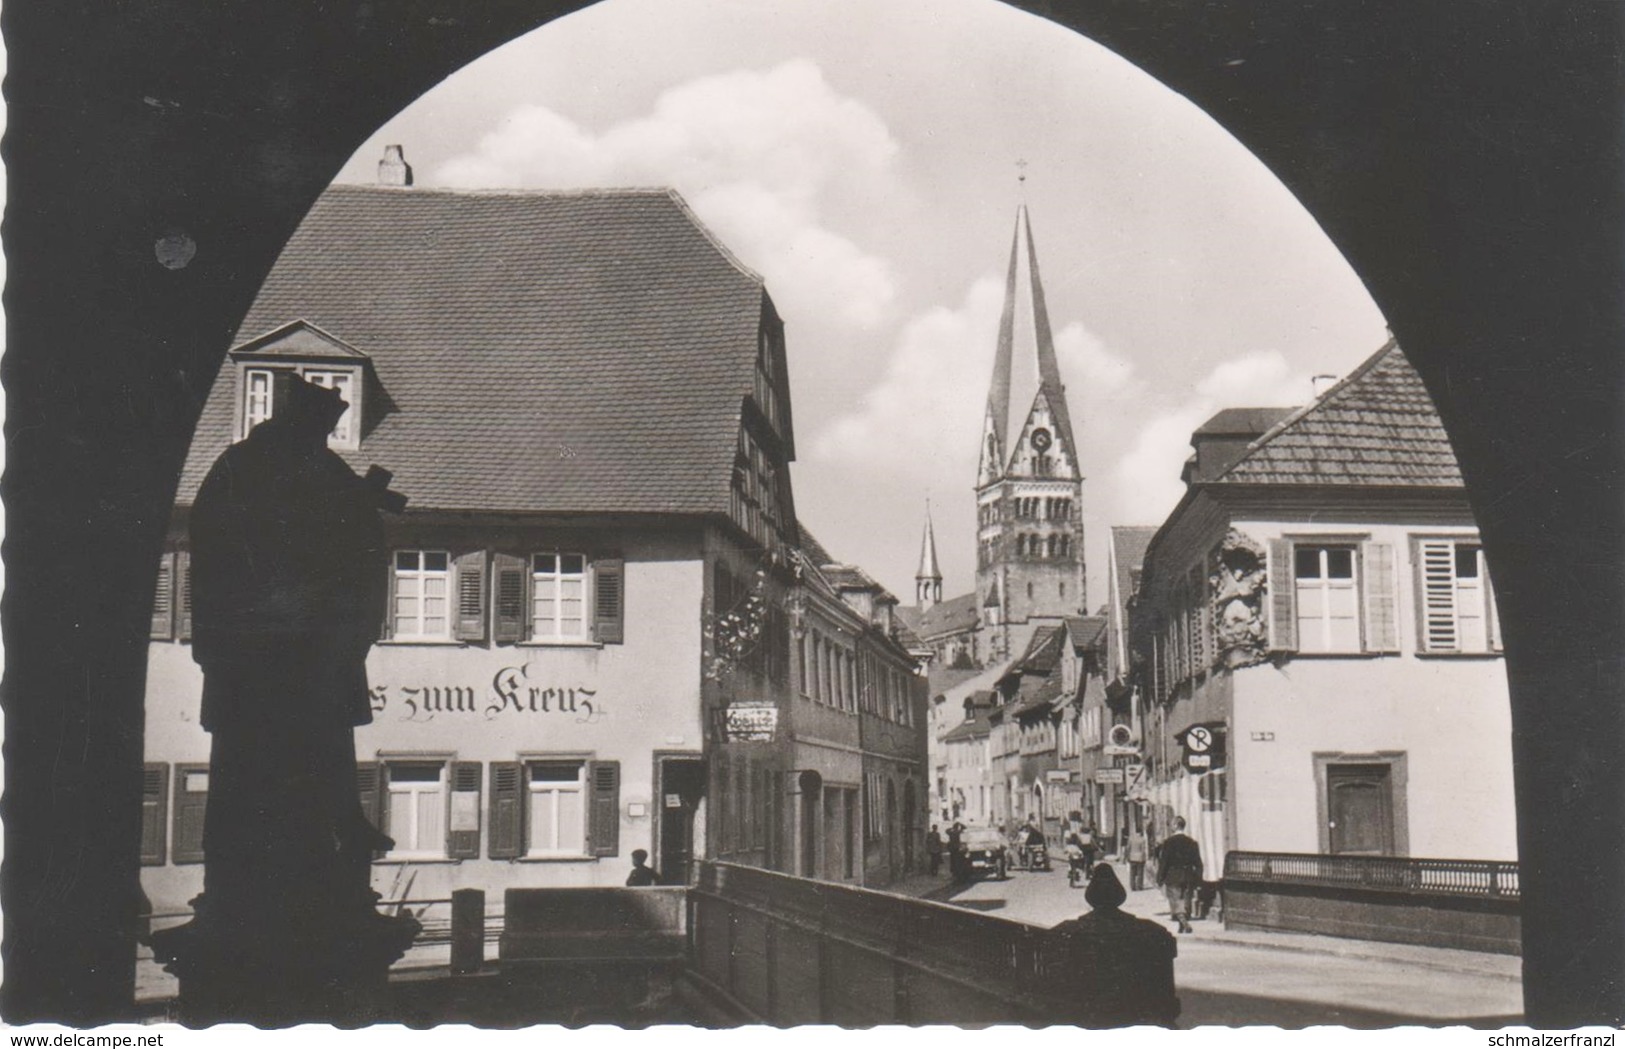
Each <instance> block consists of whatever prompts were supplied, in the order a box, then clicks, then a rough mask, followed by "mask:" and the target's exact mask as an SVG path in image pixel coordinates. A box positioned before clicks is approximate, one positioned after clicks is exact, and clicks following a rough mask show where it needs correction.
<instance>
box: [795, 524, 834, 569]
mask: <svg viewBox="0 0 1625 1049" xmlns="http://www.w3.org/2000/svg"><path fill="white" fill-rule="evenodd" d="M796 527H797V529H798V530H799V531H800V533H801V552H802V553H803V554H804V555H806V558H807V560H808V561H810V562H812V564H813V565H814V566H816V567H819V568H822V567H823V566H824V565H832V564H834V563H835V558H834V557H832V556H831V555H830V552H829V551H828V550H825V549H824V544H823V543H820V542H819V541H818V540H817V539H816V538H814V536H813V534H812V532H810V531H808V530H807V526H806V525H805V524H802V523H801V522H800V521H797V522H796Z"/></svg>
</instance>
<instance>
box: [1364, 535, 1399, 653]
mask: <svg viewBox="0 0 1625 1049" xmlns="http://www.w3.org/2000/svg"><path fill="white" fill-rule="evenodd" d="M1360 569H1361V571H1360V577H1361V579H1363V580H1364V582H1365V587H1364V591H1365V592H1364V593H1363V594H1361V595H1360V596H1361V598H1362V599H1363V601H1364V604H1365V608H1364V609H1363V611H1364V613H1365V650H1366V651H1367V652H1398V651H1399V599H1398V597H1397V596H1396V595H1395V593H1394V582H1395V579H1394V547H1393V544H1391V543H1362V544H1361V545H1360Z"/></svg>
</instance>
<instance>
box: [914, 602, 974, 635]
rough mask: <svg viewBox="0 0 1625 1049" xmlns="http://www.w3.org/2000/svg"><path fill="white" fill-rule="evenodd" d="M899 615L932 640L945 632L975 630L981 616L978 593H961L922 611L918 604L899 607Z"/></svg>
mask: <svg viewBox="0 0 1625 1049" xmlns="http://www.w3.org/2000/svg"><path fill="white" fill-rule="evenodd" d="M897 613H898V615H900V616H902V617H903V622H905V623H907V624H908V626H909V628H910V629H911V630H913V631H914V632H915V633H916V634H918V635H920V637H921V638H923V639H925V640H926V641H930V640H931V639H932V638H934V637H940V636H941V635H943V634H960V633H964V632H965V631H967V630H975V629H976V626H977V624H978V623H980V622H981V618H980V617H979V616H978V615H977V613H976V595H975V594H961V595H959V596H958V597H951V598H949V599H948V600H946V601H939V602H937V603H936V604H934V605H932V606H931V607H930V608H928V609H926V610H925V611H924V612H922V611H920V609H919V607H918V606H911V607H908V608H899V609H898V610H897Z"/></svg>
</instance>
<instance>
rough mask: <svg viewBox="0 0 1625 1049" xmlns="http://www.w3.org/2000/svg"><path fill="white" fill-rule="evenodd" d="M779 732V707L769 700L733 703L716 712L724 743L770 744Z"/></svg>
mask: <svg viewBox="0 0 1625 1049" xmlns="http://www.w3.org/2000/svg"><path fill="white" fill-rule="evenodd" d="M778 730H779V706H778V704H777V703H774V702H773V701H772V700H770V699H751V700H744V701H735V702H733V703H730V704H728V705H727V706H725V707H723V708H721V709H720V710H718V711H717V735H718V738H719V739H721V741H722V742H724V743H771V742H773V740H774V739H775V738H776V737H777V735H778Z"/></svg>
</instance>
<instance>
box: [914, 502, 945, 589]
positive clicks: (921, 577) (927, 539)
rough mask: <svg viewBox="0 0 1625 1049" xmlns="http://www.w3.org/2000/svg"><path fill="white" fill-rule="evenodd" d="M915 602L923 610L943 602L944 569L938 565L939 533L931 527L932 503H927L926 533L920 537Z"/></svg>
mask: <svg viewBox="0 0 1625 1049" xmlns="http://www.w3.org/2000/svg"><path fill="white" fill-rule="evenodd" d="M914 603H915V604H916V605H918V606H919V609H920V611H921V612H924V611H926V610H927V609H929V608H930V607H931V606H933V605H937V604H941V603H942V569H941V568H940V567H939V566H938V565H937V534H936V531H935V530H934V529H933V528H932V527H931V504H930V503H929V502H927V503H926V504H925V535H924V536H923V537H922V538H921V539H920V567H919V568H918V569H917V570H916V571H915V572H914Z"/></svg>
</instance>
